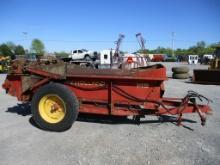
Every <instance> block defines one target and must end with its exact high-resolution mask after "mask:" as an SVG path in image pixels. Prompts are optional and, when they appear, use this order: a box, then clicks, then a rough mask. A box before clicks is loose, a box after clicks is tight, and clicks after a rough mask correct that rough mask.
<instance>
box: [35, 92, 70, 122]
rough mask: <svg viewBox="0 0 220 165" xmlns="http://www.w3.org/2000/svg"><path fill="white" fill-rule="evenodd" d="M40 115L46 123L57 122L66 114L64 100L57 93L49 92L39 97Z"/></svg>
mask: <svg viewBox="0 0 220 165" xmlns="http://www.w3.org/2000/svg"><path fill="white" fill-rule="evenodd" d="M38 109H39V113H40V116H41V117H42V118H43V119H44V120H45V121H46V122H48V123H59V122H60V121H62V120H63V118H64V117H65V114H66V106H65V103H64V101H63V100H62V99H61V98H60V97H59V96H57V95H53V94H49V95H46V96H44V97H42V98H41V99H40V102H39V105H38Z"/></svg>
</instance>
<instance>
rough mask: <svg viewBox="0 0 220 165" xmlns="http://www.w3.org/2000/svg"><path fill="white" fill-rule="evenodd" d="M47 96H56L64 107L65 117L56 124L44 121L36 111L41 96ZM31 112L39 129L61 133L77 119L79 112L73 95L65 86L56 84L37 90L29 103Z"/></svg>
mask: <svg viewBox="0 0 220 165" xmlns="http://www.w3.org/2000/svg"><path fill="white" fill-rule="evenodd" d="M47 94H56V95H58V96H59V97H60V98H61V99H62V100H63V101H64V103H65V106H66V113H65V116H64V118H63V120H61V121H60V122H58V123H49V122H47V121H45V120H44V119H43V118H42V117H41V115H40V113H39V110H38V104H39V101H40V99H41V98H42V97H43V96H45V95H47ZM31 112H32V115H33V119H34V121H35V122H36V124H37V125H38V126H39V127H40V128H42V129H44V130H49V131H56V132H61V131H65V130H67V129H69V128H70V127H71V126H72V124H73V123H74V122H75V120H76V119H77V117H78V112H79V103H78V100H77V98H76V96H75V95H74V93H73V92H72V91H71V90H70V89H68V88H67V87H66V86H65V85H62V84H58V83H49V84H47V85H44V86H42V87H41V88H39V89H38V90H37V92H36V93H35V94H34V96H33V98H32V101H31Z"/></svg>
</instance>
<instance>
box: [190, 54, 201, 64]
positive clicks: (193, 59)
mask: <svg viewBox="0 0 220 165" xmlns="http://www.w3.org/2000/svg"><path fill="white" fill-rule="evenodd" d="M198 61H199V56H198V55H189V56H188V63H189V64H198Z"/></svg>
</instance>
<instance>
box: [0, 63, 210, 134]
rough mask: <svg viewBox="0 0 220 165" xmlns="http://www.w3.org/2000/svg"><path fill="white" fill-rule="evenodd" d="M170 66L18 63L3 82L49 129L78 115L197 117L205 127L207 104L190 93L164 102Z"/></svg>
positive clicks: (60, 127) (67, 125) (63, 125)
mask: <svg viewBox="0 0 220 165" xmlns="http://www.w3.org/2000/svg"><path fill="white" fill-rule="evenodd" d="M165 80H167V77H166V68H165V67H164V66H163V65H160V64H157V65H152V66H148V67H142V68H138V69H130V70H123V69H91V68H82V67H79V66H77V65H74V64H68V63H64V62H59V61H56V60H53V61H28V60H24V59H23V60H14V61H12V63H11V66H10V70H9V72H8V74H7V77H6V79H5V81H4V83H3V85H2V86H3V88H4V89H5V91H6V93H8V94H10V95H12V96H15V97H17V99H18V100H19V101H21V102H30V103H31V112H32V115H33V119H34V121H35V122H36V123H37V124H38V125H39V126H40V127H41V128H42V129H45V130H50V131H64V130H67V129H69V128H70V127H71V126H72V124H73V122H74V121H75V120H76V119H77V117H78V114H79V112H80V113H89V114H101V115H112V116H133V117H134V120H136V121H140V118H141V117H143V116H145V115H156V116H161V115H165V114H167V115H177V116H178V118H177V124H178V125H179V124H181V119H182V115H183V114H184V113H198V115H199V117H200V118H201V123H202V125H204V124H205V119H206V118H205V114H206V113H209V112H211V109H210V108H209V106H208V105H199V104H197V103H196V99H197V98H198V99H200V100H204V99H205V100H207V102H209V100H208V99H207V98H205V97H204V96H202V95H200V94H198V93H196V92H193V91H189V92H188V93H187V95H186V96H185V97H184V98H165V97H163V94H164V91H165V89H164V81H165Z"/></svg>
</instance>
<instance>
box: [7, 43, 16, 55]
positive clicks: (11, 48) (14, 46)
mask: <svg viewBox="0 0 220 165" xmlns="http://www.w3.org/2000/svg"><path fill="white" fill-rule="evenodd" d="M6 45H7V46H8V47H9V49H10V50H11V52H13V53H14V52H15V48H16V45H15V44H14V43H13V42H11V41H9V42H6Z"/></svg>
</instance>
